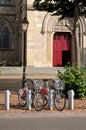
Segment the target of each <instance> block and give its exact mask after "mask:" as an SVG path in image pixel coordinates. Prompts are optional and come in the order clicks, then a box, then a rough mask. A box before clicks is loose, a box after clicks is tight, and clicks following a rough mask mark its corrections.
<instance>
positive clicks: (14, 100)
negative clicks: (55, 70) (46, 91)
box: [0, 75, 86, 117]
mask: <svg viewBox="0 0 86 130" xmlns="http://www.w3.org/2000/svg"><path fill="white" fill-rule="evenodd" d="M29 78H34V79H39V78H56V76H55V75H46V76H45V75H41V76H29ZM21 79H22V77H21V76H0V117H1V114H5V115H8V114H9V115H10V114H12V115H14V114H16V116H17V114H19V115H20V114H21V115H23V116H24V114H25V115H26V116H27V115H28V114H30V115H31V114H32V115H33V116H34V115H38V114H39V116H43V115H46V116H47V114H48V115H57V114H59V115H66V114H67V115H69V114H71V115H73V116H74V115H75V113H76V114H77V116H78V115H83V116H85V115H86V114H85V113H86V99H83V100H78V99H75V100H74V110H70V109H69V106H68V100H67V104H66V108H65V109H64V110H63V111H61V112H59V111H57V110H56V109H55V108H54V109H53V110H49V109H48V107H46V108H44V110H42V111H40V112H37V111H36V110H35V109H34V108H33V109H32V110H27V107H24V108H20V107H19V106H18V89H19V88H20V87H21ZM6 89H8V90H10V92H11V95H10V110H5V90H6Z"/></svg>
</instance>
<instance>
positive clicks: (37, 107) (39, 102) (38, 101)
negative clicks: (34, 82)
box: [33, 92, 44, 111]
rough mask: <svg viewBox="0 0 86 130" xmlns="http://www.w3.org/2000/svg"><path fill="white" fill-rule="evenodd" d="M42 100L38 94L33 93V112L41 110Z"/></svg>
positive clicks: (41, 96)
mask: <svg viewBox="0 0 86 130" xmlns="http://www.w3.org/2000/svg"><path fill="white" fill-rule="evenodd" d="M43 103H44V98H43V95H42V94H41V93H40V92H35V93H34V99H33V105H34V108H35V110H37V111H41V110H42V109H43V107H44V106H43Z"/></svg>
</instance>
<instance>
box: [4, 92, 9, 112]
mask: <svg viewBox="0 0 86 130" xmlns="http://www.w3.org/2000/svg"><path fill="white" fill-rule="evenodd" d="M9 96H10V91H9V90H6V91H5V109H6V110H9V108H10V101H9Z"/></svg>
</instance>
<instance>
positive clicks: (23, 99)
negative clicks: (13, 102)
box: [18, 94, 27, 107]
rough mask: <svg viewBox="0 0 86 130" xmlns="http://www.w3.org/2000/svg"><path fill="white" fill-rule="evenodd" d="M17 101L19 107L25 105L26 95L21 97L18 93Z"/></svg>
mask: <svg viewBox="0 0 86 130" xmlns="http://www.w3.org/2000/svg"><path fill="white" fill-rule="evenodd" d="M18 103H19V106H20V107H25V106H26V104H27V101H26V97H21V95H20V94H18Z"/></svg>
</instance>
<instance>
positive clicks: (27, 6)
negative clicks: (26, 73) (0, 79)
mask: <svg viewBox="0 0 86 130" xmlns="http://www.w3.org/2000/svg"><path fill="white" fill-rule="evenodd" d="M2 1H4V0H1V1H0V5H1V8H0V9H1V11H0V61H3V60H6V61H7V63H8V65H9V64H14V65H18V64H20V65H22V58H23V33H22V29H21V20H22V19H23V18H24V17H27V19H28V21H29V27H28V30H27V39H26V65H27V67H63V66H65V64H66V63H67V62H76V59H75V54H76V49H75V44H74V35H73V31H72V30H73V29H74V20H73V19H69V18H66V19H64V20H61V21H59V17H58V16H52V15H51V14H50V13H47V12H39V11H36V10H34V9H33V7H32V4H33V0H23V1H22V2H21V0H14V1H13V0H12V1H11V0H5V1H6V2H7V3H6V4H5V6H4V4H2V3H3V2H2ZM1 2H2V3H1ZM9 3H10V5H9ZM78 23H79V24H78V32H77V35H78V37H79V44H80V56H81V66H84V67H86V58H85V57H86V19H85V18H84V17H80V18H79V20H78ZM4 39H5V40H6V42H5V40H4Z"/></svg>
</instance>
